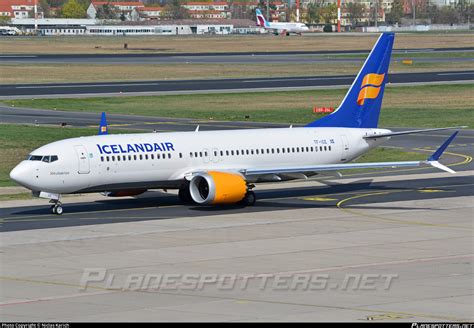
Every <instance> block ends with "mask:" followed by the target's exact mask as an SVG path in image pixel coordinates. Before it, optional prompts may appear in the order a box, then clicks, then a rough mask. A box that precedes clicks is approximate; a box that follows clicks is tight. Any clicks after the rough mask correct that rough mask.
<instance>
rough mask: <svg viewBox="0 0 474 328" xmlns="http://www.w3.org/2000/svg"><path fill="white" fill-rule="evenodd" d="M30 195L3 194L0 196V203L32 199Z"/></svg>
mask: <svg viewBox="0 0 474 328" xmlns="http://www.w3.org/2000/svg"><path fill="white" fill-rule="evenodd" d="M32 198H33V197H32V196H31V193H29V192H22V193H17V194H5V195H0V202H2V201H7V200H22V199H32Z"/></svg>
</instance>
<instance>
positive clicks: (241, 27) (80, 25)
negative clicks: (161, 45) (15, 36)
mask: <svg viewBox="0 0 474 328" xmlns="http://www.w3.org/2000/svg"><path fill="white" fill-rule="evenodd" d="M10 26H13V27H16V28H18V29H19V30H21V31H23V32H24V33H25V34H39V35H45V36H55V35H70V36H73V35H96V36H101V35H102V36H132V35H192V34H197V35H227V34H232V33H238V34H243V33H245V34H252V33H258V32H259V30H260V29H259V28H258V27H257V26H255V22H253V21H251V20H243V19H223V20H175V21H173V20H169V21H156V20H153V21H143V22H121V23H119V24H113V23H110V22H105V21H99V20H95V19H65V18H49V19H37V20H35V19H33V18H31V19H12V22H11V24H10ZM35 27H37V28H35Z"/></svg>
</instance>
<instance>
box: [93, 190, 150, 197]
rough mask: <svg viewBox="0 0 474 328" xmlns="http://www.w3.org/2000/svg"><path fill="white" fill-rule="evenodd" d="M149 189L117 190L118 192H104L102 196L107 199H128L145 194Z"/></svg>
mask: <svg viewBox="0 0 474 328" xmlns="http://www.w3.org/2000/svg"><path fill="white" fill-rule="evenodd" d="M145 191H147V189H127V190H116V191H104V192H102V193H101V194H102V195H104V196H107V197H126V196H136V195H140V194H143V193H144V192H145Z"/></svg>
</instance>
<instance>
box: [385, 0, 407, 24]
mask: <svg viewBox="0 0 474 328" xmlns="http://www.w3.org/2000/svg"><path fill="white" fill-rule="evenodd" d="M402 18H403V3H402V1H401V0H394V1H393V3H392V10H391V11H390V12H389V13H387V14H386V15H385V21H386V22H387V23H388V24H391V25H394V24H400V23H401V21H402Z"/></svg>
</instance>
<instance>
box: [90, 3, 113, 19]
mask: <svg viewBox="0 0 474 328" xmlns="http://www.w3.org/2000/svg"><path fill="white" fill-rule="evenodd" d="M95 18H97V19H116V18H117V11H116V9H115V7H114V6H113V5H111V4H110V3H106V4H104V5H102V6H100V7H98V8H97V14H96V15H95Z"/></svg>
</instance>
